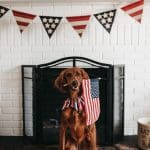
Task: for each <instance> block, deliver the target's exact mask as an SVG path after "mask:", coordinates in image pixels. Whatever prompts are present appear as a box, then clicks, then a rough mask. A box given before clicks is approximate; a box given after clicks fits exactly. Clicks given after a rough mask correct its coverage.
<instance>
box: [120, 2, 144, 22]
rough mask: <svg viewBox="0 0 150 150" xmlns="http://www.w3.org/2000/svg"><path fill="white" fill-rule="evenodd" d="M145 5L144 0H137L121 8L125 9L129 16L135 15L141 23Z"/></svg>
mask: <svg viewBox="0 0 150 150" xmlns="http://www.w3.org/2000/svg"><path fill="white" fill-rule="evenodd" d="M143 7H144V0H139V1H137V2H134V3H131V4H129V5H126V6H124V7H122V8H121V9H122V10H123V11H125V12H126V13H127V14H128V15H129V16H131V17H133V18H134V19H135V20H136V21H137V22H139V23H141V20H142V14H143Z"/></svg>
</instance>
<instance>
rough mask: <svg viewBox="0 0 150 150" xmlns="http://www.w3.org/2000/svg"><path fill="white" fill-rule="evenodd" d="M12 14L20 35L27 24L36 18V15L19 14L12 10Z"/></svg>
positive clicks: (19, 12)
mask: <svg viewBox="0 0 150 150" xmlns="http://www.w3.org/2000/svg"><path fill="white" fill-rule="evenodd" d="M12 12H13V15H14V17H15V19H16V22H17V24H18V26H19V29H20V32H21V33H22V32H23V31H24V30H25V29H26V28H27V27H28V26H29V24H30V23H31V22H32V21H33V19H34V18H35V17H36V15H33V14H29V13H25V12H21V11H16V10H12Z"/></svg>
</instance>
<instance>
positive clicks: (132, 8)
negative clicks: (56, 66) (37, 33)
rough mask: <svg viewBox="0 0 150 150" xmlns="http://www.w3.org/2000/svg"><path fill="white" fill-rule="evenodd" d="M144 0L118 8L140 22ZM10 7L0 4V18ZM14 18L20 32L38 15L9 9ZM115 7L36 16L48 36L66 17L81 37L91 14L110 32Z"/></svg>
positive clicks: (50, 35)
mask: <svg viewBox="0 0 150 150" xmlns="http://www.w3.org/2000/svg"><path fill="white" fill-rule="evenodd" d="M143 7H144V0H138V1H136V2H132V3H130V4H127V5H125V6H123V7H121V8H120V9H121V10H122V11H124V12H125V13H127V14H128V15H129V16H130V17H132V18H133V19H135V20H136V21H137V22H138V23H141V20H142V14H143ZM9 10H10V9H9V8H6V7H3V6H0V18H2V17H3V16H4V15H5V14H6V13H7V12H8V11H9ZM11 11H12V14H13V16H14V18H15V20H16V23H17V25H18V27H19V30H20V32H21V33H22V32H23V31H24V30H25V29H26V28H27V27H28V26H29V25H30V24H31V23H32V22H33V20H35V18H36V17H37V16H38V15H35V14H30V13H26V12H22V11H17V10H11ZM116 12H117V9H112V10H108V11H104V12H100V13H96V14H89V15H84V16H67V17H61V16H60V17H56V16H38V17H39V18H40V20H41V22H42V24H43V27H44V29H45V31H46V32H47V35H48V37H49V38H51V37H52V35H53V34H54V32H55V31H56V29H57V28H58V26H59V24H60V23H61V20H62V19H63V18H66V20H67V21H68V23H70V25H71V26H72V28H73V29H74V30H75V31H76V32H77V34H78V35H79V37H82V35H83V33H84V31H85V29H86V28H87V25H88V23H89V21H90V18H91V16H94V17H95V18H96V20H97V21H98V22H99V23H100V24H101V25H102V26H103V28H104V29H105V30H106V31H107V32H108V33H109V34H110V33H111V29H112V26H113V23H114V20H115V17H116Z"/></svg>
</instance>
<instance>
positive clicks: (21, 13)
mask: <svg viewBox="0 0 150 150" xmlns="http://www.w3.org/2000/svg"><path fill="white" fill-rule="evenodd" d="M13 14H14V16H17V17H22V18H28V19H34V17H35V16H36V15H33V14H27V13H24V12H20V11H15V10H13Z"/></svg>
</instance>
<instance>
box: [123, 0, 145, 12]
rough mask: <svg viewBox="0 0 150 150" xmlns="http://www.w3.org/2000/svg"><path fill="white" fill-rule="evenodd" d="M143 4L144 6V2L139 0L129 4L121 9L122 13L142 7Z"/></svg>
mask: <svg viewBox="0 0 150 150" xmlns="http://www.w3.org/2000/svg"><path fill="white" fill-rule="evenodd" d="M143 4H144V0H140V1H137V2H135V3H132V4H129V5H127V6H124V7H122V8H121V9H123V10H124V11H127V10H130V9H133V8H135V7H138V6H140V5H143Z"/></svg>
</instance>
